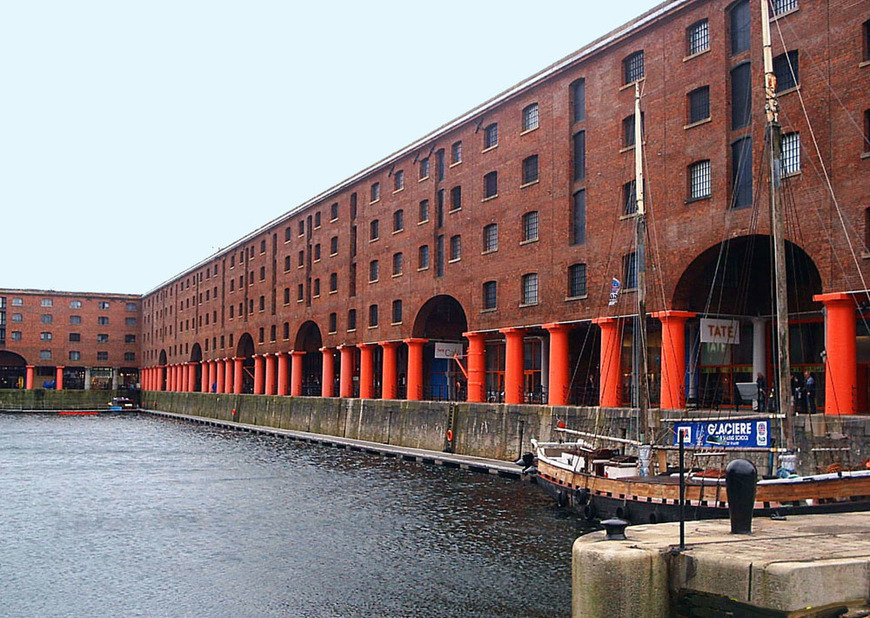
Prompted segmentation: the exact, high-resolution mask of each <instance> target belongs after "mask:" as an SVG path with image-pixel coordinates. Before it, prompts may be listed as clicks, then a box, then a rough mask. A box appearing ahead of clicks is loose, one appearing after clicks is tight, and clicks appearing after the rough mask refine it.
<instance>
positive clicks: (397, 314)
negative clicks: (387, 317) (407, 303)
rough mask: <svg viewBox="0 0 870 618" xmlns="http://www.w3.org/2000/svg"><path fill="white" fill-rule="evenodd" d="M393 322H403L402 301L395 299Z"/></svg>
mask: <svg viewBox="0 0 870 618" xmlns="http://www.w3.org/2000/svg"><path fill="white" fill-rule="evenodd" d="M392 323H393V324H401V323H402V301H401V300H394V301H393V319H392Z"/></svg>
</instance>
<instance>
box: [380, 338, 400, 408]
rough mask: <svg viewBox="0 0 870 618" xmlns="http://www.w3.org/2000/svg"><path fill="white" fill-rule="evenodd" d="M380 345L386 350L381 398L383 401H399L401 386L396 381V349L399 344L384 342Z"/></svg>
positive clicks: (396, 342)
mask: <svg viewBox="0 0 870 618" xmlns="http://www.w3.org/2000/svg"><path fill="white" fill-rule="evenodd" d="M380 345H381V348H383V350H384V356H383V362H382V365H383V370H382V372H381V385H382V386H381V388H382V391H381V397H382V398H383V399H397V398H398V397H399V384H398V382H397V381H396V348H398V347H399V342H398V341H382V342H381V344H380Z"/></svg>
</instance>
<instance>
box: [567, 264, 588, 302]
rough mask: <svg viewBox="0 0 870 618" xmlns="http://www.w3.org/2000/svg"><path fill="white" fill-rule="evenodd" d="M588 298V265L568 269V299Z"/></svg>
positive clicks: (577, 265) (573, 266)
mask: <svg viewBox="0 0 870 618" xmlns="http://www.w3.org/2000/svg"><path fill="white" fill-rule="evenodd" d="M579 296H586V264H574V265H572V266H569V267H568V297H569V298H577V297H579Z"/></svg>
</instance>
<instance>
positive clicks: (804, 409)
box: [755, 371, 817, 414]
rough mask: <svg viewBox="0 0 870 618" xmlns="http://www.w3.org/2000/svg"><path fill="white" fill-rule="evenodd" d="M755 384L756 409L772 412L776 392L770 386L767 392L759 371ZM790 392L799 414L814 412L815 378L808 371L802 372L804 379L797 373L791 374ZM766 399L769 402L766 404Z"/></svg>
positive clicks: (774, 406)
mask: <svg viewBox="0 0 870 618" xmlns="http://www.w3.org/2000/svg"><path fill="white" fill-rule="evenodd" d="M755 384H756V386H757V387H758V411H759V412H765V411H767V410H768V408H769V410H770V411H771V412H773V411H774V410H775V408H776V405H775V402H776V392H775V389H773V388H771V389H770V391H769V392H768V390H767V382H766V381H765V379H764V375H763V374H761V373H759V374H758V377H757V378H756V379H755ZM791 392H792V396H793V397H794V403H795V409H796V410H797V411H798V413H799V414H815V413H816V412H817V409H816V379H815V378H814V377H813V374H811V373H810V372H809V371H805V372H804V379H803V380H801V378H800V376H799V375H798V374H796V373H795V374H792V376H791ZM768 400H769V401H770V403H769V404H768V403H767V402H768Z"/></svg>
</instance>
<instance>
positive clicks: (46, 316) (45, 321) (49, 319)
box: [39, 313, 54, 324]
mask: <svg viewBox="0 0 870 618" xmlns="http://www.w3.org/2000/svg"><path fill="white" fill-rule="evenodd" d="M39 321H40V322H42V323H43V324H51V323H52V322H53V321H54V316H52V315H51V314H50V313H43V314H42V315H41V316H40V317H39Z"/></svg>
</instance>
